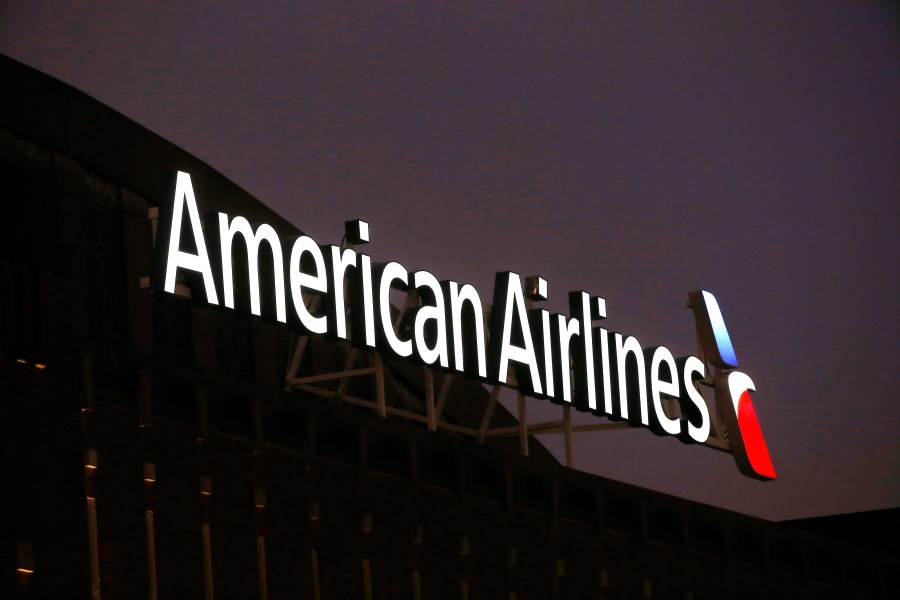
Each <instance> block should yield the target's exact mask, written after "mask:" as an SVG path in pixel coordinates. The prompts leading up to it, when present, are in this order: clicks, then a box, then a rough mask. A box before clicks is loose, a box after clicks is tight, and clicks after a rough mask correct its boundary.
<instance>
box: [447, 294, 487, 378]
mask: <svg viewBox="0 0 900 600" xmlns="http://www.w3.org/2000/svg"><path fill="white" fill-rule="evenodd" d="M445 285H447V287H448V289H449V292H450V321H451V323H452V327H453V368H454V369H456V370H457V371H459V372H461V373H462V372H464V371H465V362H464V361H465V358H464V357H465V350H466V348H467V347H469V346H466V345H465V343H464V339H463V314H462V313H463V307H464V306H465V304H466V303H467V302H468V303H469V305H470V306H471V307H472V313H473V317H474V319H473V326H474V328H475V329H474V331H470V332H469V341H471V339H472V336H475V357H474V358H475V360H476V361H478V376H479V377H487V358H486V354H485V346H484V309H483V307H482V305H481V297H480V296H479V295H478V290H476V289H475V286H473V285H472V284H469V283H464V284H463V285H462V286H460V285H459V284H458V283H456V282H455V281H448V282H446V284H445Z"/></svg>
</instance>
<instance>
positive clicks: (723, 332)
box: [702, 291, 738, 368]
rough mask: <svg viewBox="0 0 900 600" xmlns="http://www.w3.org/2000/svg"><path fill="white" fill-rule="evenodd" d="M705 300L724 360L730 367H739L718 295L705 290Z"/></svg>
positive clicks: (710, 322) (720, 353) (720, 354)
mask: <svg viewBox="0 0 900 600" xmlns="http://www.w3.org/2000/svg"><path fill="white" fill-rule="evenodd" d="M702 293H703V300H704V302H706V311H707V313H708V314H709V324H710V325H712V330H713V336H715V338H716V346H717V347H718V349H719V356H720V357H721V358H722V362H724V363H725V364H726V366H729V367H732V368H733V367H737V366H738V361H737V356H735V354H734V347H733V346H732V345H731V336H729V335H728V328H726V327H725V319H724V318H723V317H722V311H721V309H720V308H719V303H718V302H717V301H716V297H715V296H713V295H712V294H710V293H709V292H707V291H703V292H702Z"/></svg>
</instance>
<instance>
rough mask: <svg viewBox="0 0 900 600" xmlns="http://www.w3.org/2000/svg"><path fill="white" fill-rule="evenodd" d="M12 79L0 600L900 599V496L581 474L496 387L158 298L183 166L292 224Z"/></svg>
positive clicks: (9, 70) (0, 335)
mask: <svg viewBox="0 0 900 600" xmlns="http://www.w3.org/2000/svg"><path fill="white" fill-rule="evenodd" d="M0 74H2V75H0V81H3V82H4V88H5V93H4V94H2V95H0V119H2V121H0V169H2V181H3V188H2V189H3V192H2V193H3V203H2V207H3V216H2V218H0V401H2V406H3V419H2V421H0V438H2V440H3V448H2V452H0V488H2V491H3V493H2V494H0V596H2V597H23V598H88V597H93V598H213V597H218V598H314V599H319V598H326V599H327V598H364V599H368V598H455V599H460V598H462V599H466V598H473V599H477V598H497V599H504V600H510V599H516V600H521V599H525V598H535V599H544V598H559V599H568V598H591V599H593V598H639V597H652V598H673V599H679V600H688V599H701V598H880V597H885V596H888V595H890V591H889V590H890V589H892V585H891V583H892V581H891V577H892V575H893V574H895V573H896V572H897V568H898V559H897V556H898V554H897V550H898V547H897V542H896V540H897V533H898V531H897V511H882V512H879V513H875V514H872V515H849V516H845V517H834V518H828V519H810V520H806V521H802V522H796V523H791V524H779V523H772V522H767V521H764V520H760V519H757V518H753V517H749V516H745V515H740V514H736V513H733V512H729V511H726V510H721V509H717V508H713V507H710V506H705V505H701V504H698V503H694V502H689V501H686V500H682V499H678V498H674V497H671V496H667V495H665V494H660V493H657V492H653V491H650V490H645V489H640V488H637V487H634V486H630V485H626V484H623V483H619V482H615V481H610V480H607V479H604V478H602V477H598V476H594V475H590V474H586V473H583V472H578V471H574V470H571V469H568V468H566V467H564V466H562V465H560V464H559V463H558V462H557V461H556V460H555V459H554V458H553V457H552V456H551V455H550V454H549V453H547V452H546V451H545V450H544V449H543V447H542V446H541V445H540V444H538V443H537V442H535V441H534V440H530V439H529V438H527V437H525V436H519V437H517V436H516V435H515V433H516V431H517V427H518V423H517V421H516V419H515V418H514V417H513V416H512V415H511V414H509V413H508V412H506V411H505V410H504V409H503V408H502V406H500V405H498V404H497V403H496V402H495V398H492V397H491V395H490V394H489V393H488V392H487V391H486V389H485V388H484V387H483V386H482V385H481V384H479V383H477V382H473V381H470V380H466V379H464V378H462V377H454V378H452V379H451V378H450V377H449V376H448V375H447V374H445V373H441V372H430V371H428V370H426V369H425V368H423V367H417V366H415V365H410V364H406V363H399V362H394V361H390V360H387V359H382V358H381V357H380V356H377V355H375V354H372V353H366V352H361V351H357V350H354V349H352V348H351V347H349V346H348V345H346V344H341V343H338V342H336V341H330V340H327V339H323V338H319V337H315V336H312V337H309V338H303V341H302V342H301V338H300V337H299V336H297V335H296V334H295V333H294V332H292V331H291V330H290V329H288V328H287V327H285V326H281V325H277V324H273V323H269V322H267V321H264V320H262V319H258V318H251V317H247V316H244V315H243V314H242V313H240V312H236V311H231V310H220V309H213V308H209V307H203V306H200V305H199V304H197V303H196V302H192V301H191V300H190V299H189V298H187V297H184V296H183V295H170V294H160V293H151V292H150V290H149V287H148V283H147V277H148V275H149V271H150V264H151V253H152V248H153V243H154V229H155V216H156V212H155V207H156V206H157V204H158V202H159V199H160V194H161V191H160V190H161V181H162V179H163V176H164V175H165V174H166V173H167V172H171V171H174V170H176V169H178V170H182V171H188V172H190V173H191V175H192V177H193V180H194V185H195V189H196V190H197V195H198V202H199V204H200V206H201V210H213V209H215V210H220V211H223V212H228V213H229V214H240V215H243V216H245V217H247V218H248V219H250V220H251V221H258V222H265V223H268V224H270V225H272V226H273V227H275V228H276V229H277V230H278V233H279V235H281V236H287V235H291V234H296V233H297V231H296V228H294V227H293V226H291V225H290V224H289V223H287V222H286V221H284V220H283V219H282V218H280V217H279V216H278V215H276V214H274V213H273V212H272V211H271V210H269V209H268V208H266V207H265V206H264V205H262V204H261V203H260V202H259V201H257V200H255V199H254V198H252V197H251V196H249V195H248V194H247V193H245V192H244V191H242V190H241V189H239V188H238V187H237V186H235V185H234V184H232V183H231V182H229V181H228V180H227V179H225V178H224V177H223V176H222V175H220V174H219V173H217V172H215V171H214V170H213V169H212V168H210V167H209V166H208V165H206V164H204V163H202V162H201V161H199V160H197V159H196V158H194V157H192V156H190V155H188V154H187V153H185V152H184V151H182V150H180V149H179V148H176V147H175V146H173V145H172V144H170V143H168V142H166V141H165V140H162V139H160V138H159V137H158V136H156V135H154V134H153V133H151V132H149V131H147V130H145V129H143V128H142V127H140V126H139V125H137V124H135V123H134V122H131V121H129V120H128V119H126V118H125V117H123V116H122V115H120V114H118V113H116V112H114V111H112V110H111V109H109V108H107V107H104V106H102V105H100V104H99V103H98V102H96V101H94V100H92V99H91V98H89V97H87V96H85V95H84V94H82V93H80V92H78V91H76V90H74V89H72V88H70V87H68V86H66V85H64V84H62V83H60V82H58V81H55V80H53V79H51V78H49V77H47V76H45V75H42V74H40V73H38V72H35V71H33V70H31V69H29V68H27V67H25V66H23V65H21V64H18V63H16V62H14V61H12V60H10V59H7V58H5V57H3V58H0ZM350 216H353V215H350ZM181 292H182V294H184V293H189V292H190V290H188V289H187V288H182V289H181ZM301 349H302V352H299V351H298V350H301ZM288 373H290V374H291V375H290V377H287V376H286V374H288ZM286 379H287V380H286ZM498 431H507V432H510V433H512V435H511V436H509V437H503V436H498V435H491V434H493V433H497V432H498ZM522 445H525V447H526V448H527V450H528V452H527V454H528V455H527V456H524V455H523V453H522V452H520V450H521V449H522V448H521V446H522Z"/></svg>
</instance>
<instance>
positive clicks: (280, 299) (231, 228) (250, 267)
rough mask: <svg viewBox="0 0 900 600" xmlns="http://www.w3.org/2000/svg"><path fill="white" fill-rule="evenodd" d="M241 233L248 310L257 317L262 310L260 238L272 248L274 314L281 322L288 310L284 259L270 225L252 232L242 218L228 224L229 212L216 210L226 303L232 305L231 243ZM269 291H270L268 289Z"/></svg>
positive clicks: (279, 243) (231, 306)
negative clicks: (245, 270) (244, 252)
mask: <svg viewBox="0 0 900 600" xmlns="http://www.w3.org/2000/svg"><path fill="white" fill-rule="evenodd" d="M237 233H240V234H241V235H242V236H244V241H245V242H246V243H247V274H248V277H247V279H248V280H249V281H248V282H247V283H248V285H249V286H250V312H251V313H253V314H254V315H256V316H259V315H260V314H261V313H262V310H261V309H260V300H259V295H260V294H259V244H260V242H262V241H263V240H265V241H267V242H269V246H270V247H271V248H272V262H273V263H274V265H273V266H274V269H273V271H274V273H273V275H274V281H275V290H274V294H275V315H276V318H277V319H278V320H279V321H280V322H282V323H286V322H287V309H286V308H285V300H284V262H283V259H282V256H281V240H279V239H278V234H277V233H275V230H274V229H272V226H271V225H266V224H263V225H260V226H259V227H257V229H256V233H253V228H252V227H251V226H250V223H249V222H248V221H247V219H245V218H244V217H235V218H234V219H232V220H231V224H229V223H228V215H226V214H225V213H219V241H220V243H221V248H222V288H223V290H224V294H225V306H227V307H228V308H234V273H233V266H232V263H231V244H232V242H233V241H234V236H235V234H237ZM269 293H272V291H270V292H269Z"/></svg>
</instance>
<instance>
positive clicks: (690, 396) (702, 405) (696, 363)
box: [681, 356, 710, 444]
mask: <svg viewBox="0 0 900 600" xmlns="http://www.w3.org/2000/svg"><path fill="white" fill-rule="evenodd" d="M694 373H697V374H699V377H694ZM704 377H706V365H704V364H703V361H702V360H700V359H699V358H697V357H696V356H689V357H687V359H684V368H683V369H682V374H681V381H682V385H683V389H684V394H682V401H684V400H690V401H691V402H692V403H693V404H694V407H695V408H696V409H697V412H698V413H699V414H700V426H699V427H695V426H694V424H693V423H691V420H690V419H687V422H688V423H687V431H688V435H689V436H690V438H691V439H692V440H694V441H695V442H697V443H699V444H702V443H704V442H705V441H706V440H708V439H709V429H710V420H709V408H707V406H706V401H705V400H704V399H703V396H701V395H700V392H699V391H698V390H697V388H696V387H695V386H694V379H703V378H704ZM685 395H686V396H687V398H684V396H685ZM685 412H686V411H685V409H684V408H682V409H681V414H684V413H685Z"/></svg>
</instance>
